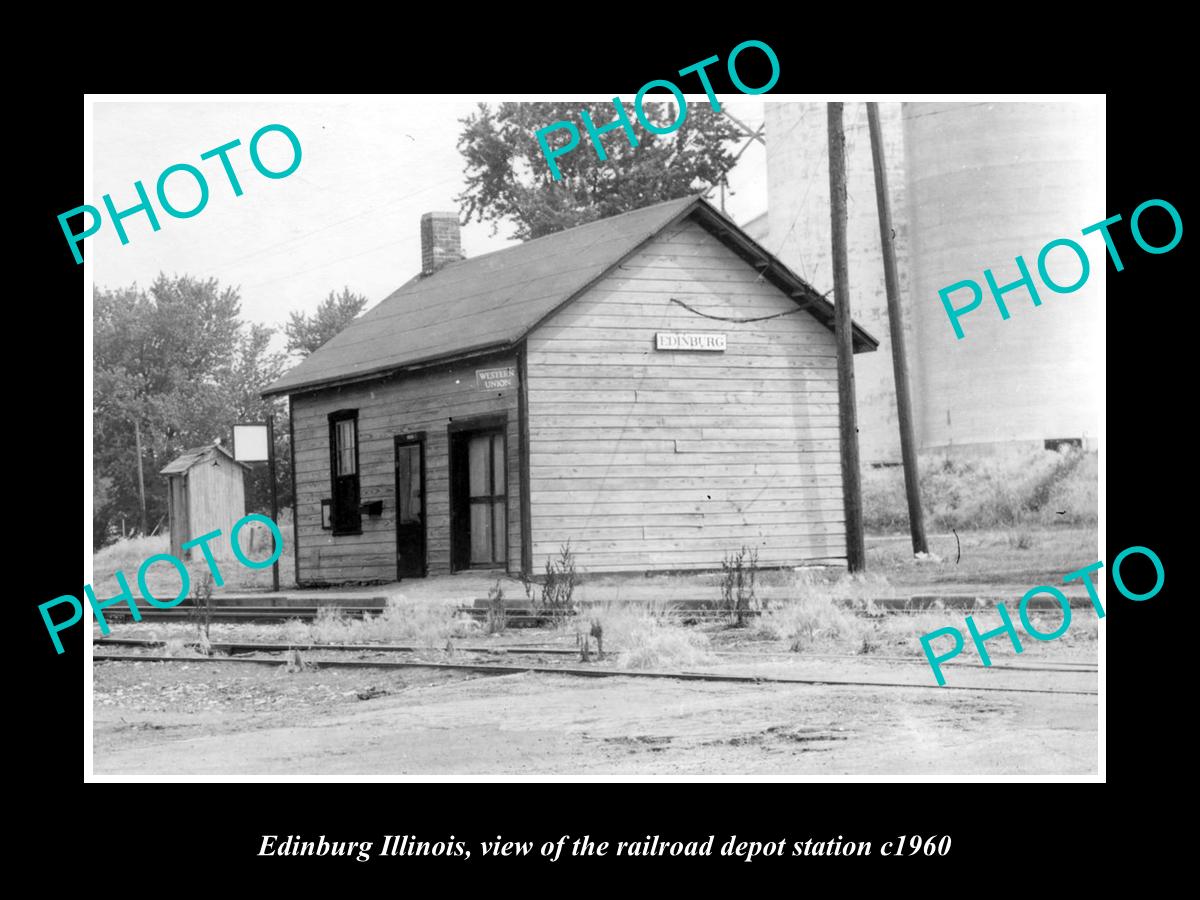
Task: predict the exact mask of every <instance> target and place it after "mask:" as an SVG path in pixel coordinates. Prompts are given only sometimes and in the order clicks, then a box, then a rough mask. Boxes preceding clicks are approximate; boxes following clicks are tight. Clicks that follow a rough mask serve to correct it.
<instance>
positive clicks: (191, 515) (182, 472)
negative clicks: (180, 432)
mask: <svg viewBox="0 0 1200 900" xmlns="http://www.w3.org/2000/svg"><path fill="white" fill-rule="evenodd" d="M248 468H249V467H248V466H246V464H245V463H240V462H238V461H237V460H236V459H234V458H233V455H232V454H231V453H230V452H229V451H228V450H226V449H225V448H224V447H222V446H221V445H220V444H209V445H207V446H204V447H194V448H192V449H191V450H185V451H184V452H183V453H182V454H180V455H179V456H178V457H177V458H176V459H174V460H173V461H172V462H171V463H170V464H169V465H168V466H167V467H166V468H164V469H163V470H162V471H161V472H160V473H159V474H160V475H165V476H166V477H167V514H168V518H169V519H170V523H171V554H172V555H173V556H175V557H177V558H179V559H183V558H184V555H183V545H184V544H185V543H186V542H188V541H190V540H192V539H193V538H196V537H199V536H200V535H202V534H207V533H208V532H210V531H215V530H218V529H219V530H220V532H221V535H222V538H221V540H217V541H211V542H210V543H209V545H208V546H209V548H210V550H211V551H212V553H213V556H214V557H217V558H223V559H229V558H231V556H232V551H231V550H230V549H229V534H230V530H231V529H232V528H233V525H234V523H235V522H237V520H238V519H240V518H242V516H244V515H245V514H246V485H245V473H246V470H247V469H248ZM188 555H189V557H190V558H193V559H202V558H203V551H201V550H200V548H199V547H193V548H192V549H190V550H189V551H188Z"/></svg>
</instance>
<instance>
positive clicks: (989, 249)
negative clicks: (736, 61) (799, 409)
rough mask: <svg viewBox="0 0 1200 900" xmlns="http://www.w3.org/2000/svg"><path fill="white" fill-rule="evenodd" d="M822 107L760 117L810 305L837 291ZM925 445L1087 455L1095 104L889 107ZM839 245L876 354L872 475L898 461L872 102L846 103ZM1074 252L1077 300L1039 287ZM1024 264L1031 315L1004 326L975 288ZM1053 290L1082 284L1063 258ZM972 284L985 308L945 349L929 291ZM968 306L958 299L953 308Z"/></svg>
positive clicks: (900, 252) (1097, 283) (1094, 351)
mask: <svg viewBox="0 0 1200 900" xmlns="http://www.w3.org/2000/svg"><path fill="white" fill-rule="evenodd" d="M825 106H826V105H825V104H824V103H771V102H767V103H765V104H764V111H765V119H766V126H767V128H766V138H767V183H768V220H769V229H768V235H767V237H766V239H765V241H764V243H765V244H766V246H767V248H768V249H769V250H771V251H772V252H773V253H775V254H776V255H777V256H779V257H780V259H782V260H783V261H784V262H785V263H787V265H788V266H790V267H791V268H793V269H794V270H795V271H796V272H797V273H799V274H800V275H801V276H802V277H804V278H806V279H807V280H808V281H809V282H810V283H811V284H812V285H813V286H814V287H815V288H816V289H817V290H818V291H821V292H825V291H826V290H829V289H830V288H831V287H832V286H833V281H832V269H831V265H830V244H829V170H828V149H827V148H828V142H827V135H826V112H825ZM879 109H880V119H881V125H882V131H883V138H884V149H885V152H886V155H887V164H888V180H889V186H890V188H891V192H892V196H891V200H892V214H893V220H894V221H893V224H894V226H895V229H896V236H895V239H896V254H897V263H898V268H899V274H900V291H901V302H902V305H903V309H904V317H905V331H906V337H907V342H908V356H909V369H910V371H909V376H910V379H911V380H912V386H913V403H914V417H915V420H916V431H917V441H918V444H919V446H920V447H921V448H922V449H942V448H950V447H953V448H954V449H955V450H956V451H959V450H961V451H963V452H969V451H971V450H980V451H985V452H987V451H994V450H1000V449H1015V448H1019V447H1029V446H1035V445H1036V446H1039V447H1040V446H1042V445H1043V442H1044V441H1046V440H1051V439H1064V438H1066V439H1082V440H1083V441H1084V443H1085V444H1086V445H1088V446H1094V442H1095V438H1096V435H1097V432H1098V425H1099V404H1100V403H1101V402H1102V400H1101V399H1100V398H1101V397H1102V396H1103V394H1102V391H1101V389H1100V384H1102V379H1103V371H1102V369H1101V368H1100V365H1099V356H1100V351H1101V348H1102V347H1103V303H1104V292H1103V285H1104V274H1105V265H1106V253H1105V250H1104V245H1103V241H1102V239H1101V238H1100V236H1099V235H1097V234H1092V235H1088V236H1086V237H1085V236H1083V235H1081V234H1080V230H1081V229H1082V228H1083V227H1084V226H1086V225H1090V224H1092V223H1094V222H1097V221H1100V220H1101V219H1104V218H1105V217H1106V216H1107V215H1108V212H1106V210H1105V208H1104V194H1103V191H1104V108H1103V105H1102V103H1096V102H1086V103H1070V102H1068V103H1062V102H1059V103H1023V102H1022V103H1000V102H985V103H904V104H897V103H881V104H880V107H879ZM845 122H846V168H847V195H848V222H847V240H848V253H849V274H850V291H851V299H852V304H853V314H854V318H855V319H856V320H858V321H861V322H862V323H863V324H864V325H865V327H866V328H867V329H868V330H869V331H870V332H871V333H872V334H873V335H874V336H875V337H877V338H879V340H880V347H879V350H878V351H877V352H875V353H871V354H861V355H859V356H856V357H855V360H854V363H855V379H856V385H857V395H858V413H859V440H860V445H861V451H862V459H863V462H864V463H867V464H870V463H881V462H898V461H899V459H900V452H899V436H898V428H897V422H896V406H895V385H894V382H893V376H892V360H891V342H890V335H889V329H888V320H887V305H886V304H887V299H886V294H885V291H884V281H883V261H882V253H881V249H880V245H879V223H878V218H877V210H876V205H875V186H874V173H873V170H872V161H871V148H870V139H869V136H868V133H867V121H866V111H865V104H863V103H847V104H846V112H845ZM1060 237H1070V238H1072V239H1074V240H1075V241H1076V242H1077V243H1079V244H1080V245H1082V246H1083V247H1084V248H1085V249H1086V250H1087V251H1088V255H1089V259H1090V263H1091V274H1090V277H1089V278H1088V281H1087V282H1086V283H1085V284H1084V286H1083V287H1082V288H1081V289H1080V290H1078V291H1076V292H1074V293H1071V294H1056V293H1054V292H1052V291H1050V290H1049V289H1047V288H1044V287H1042V286H1041V283H1040V279H1039V278H1038V274H1037V257H1038V252H1039V251H1040V250H1041V248H1042V247H1043V246H1044V245H1045V244H1046V243H1047V242H1049V241H1051V240H1054V239H1056V238H1060ZM1018 255H1020V256H1022V257H1024V259H1025V262H1026V264H1027V266H1028V267H1029V269H1030V271H1031V272H1032V273H1033V276H1034V279H1035V283H1037V285H1038V290H1039V299H1040V300H1041V306H1038V307H1035V306H1034V305H1033V303H1032V300H1031V299H1030V298H1029V296H1028V294H1027V293H1026V292H1025V291H1024V290H1023V289H1014V290H1012V291H1010V292H1008V293H1006V294H1005V295H1004V300H1005V303H1006V305H1007V307H1008V309H1009V312H1010V318H1009V319H1008V320H1004V319H1002V318H1001V316H1000V314H999V311H998V309H997V307H996V304H995V302H994V301H993V300H992V299H991V295H990V292H988V288H987V285H986V283H985V281H984V274H983V272H984V269H989V268H990V269H991V270H992V271H993V274H994V276H995V278H996V281H997V283H998V284H999V285H1001V286H1003V285H1006V284H1008V283H1009V282H1012V281H1015V280H1016V279H1017V278H1018V277H1020V273H1019V272H1018V270H1017V265H1016V262H1015V257H1016V256H1018ZM1047 267H1048V270H1049V273H1050V275H1051V277H1052V278H1053V279H1054V280H1055V281H1056V282H1058V283H1059V284H1062V285H1068V284H1071V283H1073V282H1074V281H1075V280H1076V279H1077V278H1078V276H1079V273H1080V264H1079V261H1078V259H1077V258H1076V257H1075V255H1074V254H1073V253H1072V252H1071V251H1070V250H1068V249H1063V248H1059V249H1057V250H1055V251H1053V252H1052V253H1051V254H1050V255H1049V257H1048V258H1047ZM965 279H971V280H973V281H976V282H978V283H979V284H980V285H981V286H982V287H983V290H984V292H985V294H984V299H983V302H982V303H981V305H980V306H979V308H978V309H976V310H974V311H973V312H971V313H969V314H967V315H966V316H964V317H963V318H962V320H961V321H962V326H963V330H964V332H965V335H966V336H965V337H964V339H962V340H957V339H956V338H955V334H954V330H953V328H952V327H951V324H950V321H949V318H948V317H947V314H946V311H945V308H944V307H943V305H942V302H941V299H940V298H939V296H938V290H939V289H941V288H944V287H947V286H949V285H952V284H954V283H955V282H959V281H963V280H965ZM969 299H970V295H969V294H960V295H955V298H954V302H955V304H956V305H962V304H965V303H966V301H967V300H969Z"/></svg>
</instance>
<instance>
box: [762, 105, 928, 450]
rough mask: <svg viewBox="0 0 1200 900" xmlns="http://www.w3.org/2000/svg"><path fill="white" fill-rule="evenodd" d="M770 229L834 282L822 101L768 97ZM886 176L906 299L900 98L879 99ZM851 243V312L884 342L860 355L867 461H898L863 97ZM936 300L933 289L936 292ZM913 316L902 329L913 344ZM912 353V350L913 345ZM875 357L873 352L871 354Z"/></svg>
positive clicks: (814, 278)
mask: <svg viewBox="0 0 1200 900" xmlns="http://www.w3.org/2000/svg"><path fill="white" fill-rule="evenodd" d="M764 111H765V119H766V126H767V130H766V138H767V217H768V222H769V227H768V234H767V235H766V237H765V238H764V239H762V243H763V245H764V246H765V247H767V248H768V249H769V250H770V251H771V252H772V253H774V254H775V255H776V256H778V257H779V258H780V259H781V260H783V262H784V263H786V264H787V265H788V266H789V267H790V268H792V269H793V270H794V271H795V272H796V273H797V274H799V275H800V277H802V278H804V279H805V280H807V281H808V282H809V284H811V285H812V286H813V287H815V288H816V289H817V290H818V291H820V292H821V293H825V292H826V291H828V290H830V289H832V288H833V266H832V265H831V263H830V254H831V250H830V243H829V143H828V137H827V132H826V124H827V116H826V105H825V104H824V103H766V104H765V110H764ZM879 113H880V120H881V124H882V125H883V133H884V146H885V150H886V153H887V163H888V179H889V181H890V183H891V185H892V194H893V198H892V202H893V207H894V212H893V217H894V220H895V221H894V224H895V227H896V256H897V261H898V267H899V274H900V291H901V294H902V296H903V297H904V298H905V301H906V308H907V303H908V302H909V277H908V266H907V265H906V260H907V258H908V233H907V224H906V219H905V217H904V216H903V214H897V213H899V212H900V210H902V209H903V200H904V191H905V186H906V184H905V178H904V147H903V141H902V137H903V130H902V128H901V125H900V104H898V103H888V104H880V107H879ZM844 122H845V130H846V193H847V201H848V202H847V222H846V243H847V254H848V267H849V274H850V291H851V307H852V308H851V311H852V313H853V315H854V320H855V321H856V322H860V323H862V325H863V327H864V328H866V329H867V330H868V331H870V332H871V334H872V335H873V336H874V337H876V338H877V339H878V340H879V350H878V351H877V352H875V353H871V354H864V355H862V356H857V357H855V360H854V380H855V389H856V394H857V399H858V428H859V447H860V453H861V457H862V461H863V462H864V463H866V464H870V463H880V462H899V460H900V437H899V431H898V428H899V426H898V424H897V418H896V393H895V383H894V380H893V377H892V351H891V339H890V335H889V331H888V317H887V294H886V293H885V292H884V285H883V256H882V251H881V249H880V245H879V218H878V213H877V211H876V207H875V180H874V179H875V173H874V169H873V167H872V163H871V140H870V136H869V134H868V132H867V112H866V105H865V104H863V103H848V104H846V111H845V116H844ZM934 299H935V300H936V297H935V298H934ZM912 320H913V317H912V316H911V315H909V317H908V319H907V320H906V322H905V326H906V328H905V330H906V331H907V332H908V333H909V345H910V346H911V345H912V341H913V337H912V327H913V323H912ZM909 352H910V354H911V352H912V351H911V350H910V351H909ZM868 357H869V358H868Z"/></svg>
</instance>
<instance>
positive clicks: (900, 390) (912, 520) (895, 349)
mask: <svg viewBox="0 0 1200 900" xmlns="http://www.w3.org/2000/svg"><path fill="white" fill-rule="evenodd" d="M867 126H868V127H869V128H870V130H871V158H872V160H873V161H874V163H875V200H876V202H877V203H878V205H879V242H880V244H881V245H882V247H883V280H884V284H885V286H886V287H887V304H888V330H889V331H890V332H891V338H892V372H893V374H894V376H895V379H896V412H897V414H898V416H899V419H900V456H901V458H902V459H903V460H904V490H905V493H907V494H908V527H909V530H910V531H911V532H912V547H913V553H928V552H929V543H928V542H927V541H926V539H925V515H924V513H923V512H922V511H921V488H920V479H919V477H918V472H917V442H916V439H915V438H914V436H913V420H912V397H911V395H910V394H909V392H908V356H907V354H906V353H905V350H904V316H903V314H902V312H901V310H900V279H899V278H898V277H897V275H896V241H895V231H894V230H893V228H892V205H891V201H890V200H889V198H888V183H887V167H886V165H885V163H884V156H883V137H882V135H881V134H880V131H879V104H878V103H868V104H867Z"/></svg>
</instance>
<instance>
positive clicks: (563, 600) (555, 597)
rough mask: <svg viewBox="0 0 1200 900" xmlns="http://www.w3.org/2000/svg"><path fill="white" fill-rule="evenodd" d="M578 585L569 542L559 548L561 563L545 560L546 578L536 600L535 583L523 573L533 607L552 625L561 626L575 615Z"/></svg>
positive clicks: (526, 594) (573, 557)
mask: <svg viewBox="0 0 1200 900" xmlns="http://www.w3.org/2000/svg"><path fill="white" fill-rule="evenodd" d="M579 581H580V579H579V575H578V573H577V572H576V571H575V554H574V552H573V551H572V550H571V542H570V541H567V542H566V543H565V544H563V545H562V546H561V547H559V550H558V559H550V558H547V559H546V575H545V577H544V578H543V580H542V583H541V585H540V588H541V590H540V592H539V593H538V595H537V596H536V597H535V596H534V590H533V588H534V585H535V584H536V582H535V581H534V580H533V579H532V578H530V577H529V575H528V574H527V573H525V572H522V573H521V583H522V584H523V585H524V586H525V596H526V597H528V598H529V602H530V604H531V605H532V606H533V608H534V609H535V610H537V612H538V613H539V614H541V615H544V616H547V617H548V618H549V619H550V620H551V621H553V622H562V621H563V620H565V619H566V618H567V617H568V616H570V615H572V614H573V613H574V612H575V588H576V587H577V586H578V585H579Z"/></svg>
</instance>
